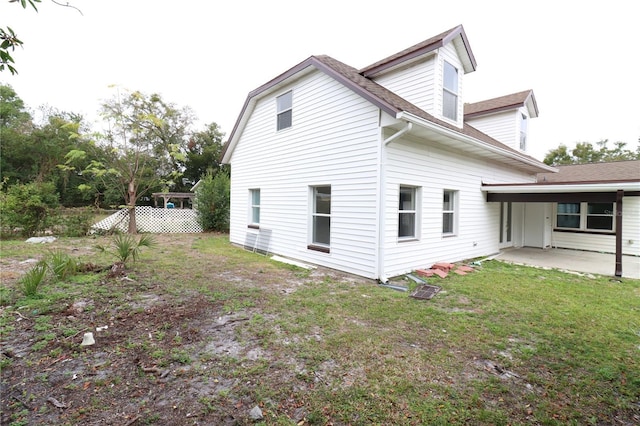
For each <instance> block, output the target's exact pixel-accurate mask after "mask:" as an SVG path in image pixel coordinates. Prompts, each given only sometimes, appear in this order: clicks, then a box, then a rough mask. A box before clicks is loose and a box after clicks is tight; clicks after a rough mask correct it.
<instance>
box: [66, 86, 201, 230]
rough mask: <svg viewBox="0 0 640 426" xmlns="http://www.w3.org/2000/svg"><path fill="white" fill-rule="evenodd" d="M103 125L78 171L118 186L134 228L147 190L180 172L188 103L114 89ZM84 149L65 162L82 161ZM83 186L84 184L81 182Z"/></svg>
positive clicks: (104, 110)
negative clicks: (96, 152)
mask: <svg viewBox="0 0 640 426" xmlns="http://www.w3.org/2000/svg"><path fill="white" fill-rule="evenodd" d="M102 115H103V117H104V119H105V121H106V123H108V128H107V130H106V131H105V132H104V133H103V134H100V135H97V136H98V141H97V146H102V147H104V148H106V149H104V150H103V151H102V154H101V157H99V158H97V159H96V160H92V161H91V162H90V163H89V164H88V165H87V166H86V167H85V168H84V170H83V174H88V175H90V176H93V177H95V178H97V179H99V180H100V181H101V182H102V184H103V185H104V186H105V188H107V189H114V190H117V191H120V194H121V196H122V199H123V200H124V202H125V205H126V208H127V209H128V210H129V226H128V232H129V233H136V232H137V228H136V216H135V206H136V204H137V203H138V200H139V199H140V197H142V196H143V195H145V194H147V193H148V192H151V191H153V190H162V189H169V188H171V187H172V186H173V185H175V181H176V179H177V178H179V177H180V171H179V166H178V162H179V161H184V154H183V152H184V148H185V144H186V140H187V138H188V135H189V134H190V128H191V125H192V123H193V120H194V117H193V113H192V112H191V110H190V109H189V108H186V107H185V108H181V109H180V108H178V107H176V106H175V105H174V104H171V103H167V102H165V101H163V100H162V98H161V96H160V95H158V94H151V95H147V94H144V93H141V92H138V91H136V92H128V93H127V94H126V95H124V96H123V97H122V98H121V96H120V94H117V95H116V96H114V98H112V99H111V100H108V101H106V102H105V103H104V104H103V105H102ZM86 156H87V152H86V151H84V150H72V151H71V152H69V154H67V161H66V164H67V165H68V166H74V165H76V164H77V162H78V161H83V160H86ZM84 188H85V189H89V185H87V184H85V185H84Z"/></svg>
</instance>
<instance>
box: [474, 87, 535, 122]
mask: <svg viewBox="0 0 640 426" xmlns="http://www.w3.org/2000/svg"><path fill="white" fill-rule="evenodd" d="M529 99H531V102H532V107H533V111H532V114H531V116H532V117H537V116H538V105H537V103H536V100H535V97H534V96H533V91H532V90H524V91H522V92H518V93H512V94H510V95H505V96H500V97H497V98H493V99H487V100H485V101H481V102H475V103H466V104H464V118H465V119H468V118H472V117H477V116H480V115H486V114H493V113H496V112H500V111H506V110H510V109H513V108H519V107H522V106H524V105H525V103H526V102H527V101H528V100H529Z"/></svg>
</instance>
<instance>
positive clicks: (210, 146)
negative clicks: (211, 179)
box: [177, 123, 224, 191]
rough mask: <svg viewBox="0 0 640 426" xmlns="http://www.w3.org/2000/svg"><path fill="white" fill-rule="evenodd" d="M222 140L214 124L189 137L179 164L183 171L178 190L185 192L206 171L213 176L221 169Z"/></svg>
mask: <svg viewBox="0 0 640 426" xmlns="http://www.w3.org/2000/svg"><path fill="white" fill-rule="evenodd" d="M223 138H224V132H222V130H220V127H219V126H218V124H216V123H210V124H207V125H206V126H205V129H204V130H203V131H200V132H195V133H194V134H193V135H192V136H191V138H190V139H189V142H188V143H187V149H186V152H185V160H184V162H182V164H181V167H182V168H183V169H184V171H183V175H182V176H183V179H182V180H181V182H180V183H181V185H178V187H177V188H178V189H179V190H181V191H187V190H188V189H189V188H191V186H192V185H193V184H194V183H196V182H197V181H198V180H199V179H200V178H202V177H203V176H204V175H205V173H206V172H207V171H211V172H212V174H213V175H215V174H216V173H217V172H218V171H219V170H220V169H222V168H223V166H222V165H221V164H220V155H221V153H222V148H223V146H224V144H223V141H222V139H223Z"/></svg>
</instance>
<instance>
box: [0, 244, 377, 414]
mask: <svg viewBox="0 0 640 426" xmlns="http://www.w3.org/2000/svg"><path fill="white" fill-rule="evenodd" d="M196 238H199V237H198V236H197V235H183V236H179V237H175V236H164V237H162V236H160V237H159V239H160V241H159V242H160V245H164V244H171V245H172V247H174V248H176V247H177V249H180V247H183V248H184V250H183V254H184V256H185V257H184V258H182V259H181V261H180V264H181V265H182V267H184V268H190V267H191V268H193V269H197V270H198V271H199V273H200V275H201V276H200V278H199V281H201V282H203V283H209V284H208V290H209V291H210V293H209V294H210V296H203V294H202V292H200V291H198V292H196V291H190V290H189V287H188V286H180V290H178V291H176V287H175V286H174V284H175V283H176V280H179V279H181V277H182V279H190V278H189V277H190V276H191V274H190V273H187V274H185V273H184V272H182V273H181V272H180V271H179V270H178V271H176V270H173V271H170V272H168V273H163V272H162V267H160V268H159V269H158V270H151V269H150V268H146V269H145V268H142V267H138V266H135V267H134V269H135V270H136V273H135V274H130V275H132V276H134V278H130V277H129V276H127V275H126V274H125V275H124V276H122V277H116V278H111V279H108V278H106V277H104V278H103V280H102V282H101V283H99V285H98V288H103V289H105V291H96V292H95V293H94V294H86V293H84V292H77V293H78V294H77V295H75V296H74V295H73V294H72V295H71V296H70V298H68V299H67V300H65V302H64V306H51V307H50V308H51V309H50V312H47V313H43V312H37V311H35V310H33V311H30V310H28V309H16V307H15V306H4V307H1V308H0V309H1V310H2V311H0V313H1V314H2V315H4V316H5V317H6V316H7V315H9V316H10V318H9V324H8V327H6V328H5V332H4V333H3V334H2V336H1V337H2V355H1V357H2V358H1V359H2V361H4V364H5V365H6V366H5V367H4V368H3V369H2V382H1V384H0V394H1V396H0V402H1V408H2V412H1V414H0V415H1V418H0V423H1V424H3V425H9V424H13V425H20V424H24V425H27V424H28V425H36V424H42V425H63V424H69V425H76V424H82V425H127V426H128V425H134V424H153V423H157V424H170V425H226V424H229V425H235V424H252V423H254V422H255V419H254V418H252V415H251V410H252V409H253V410H254V414H255V412H256V408H255V407H258V408H260V410H259V411H262V412H263V415H266V413H268V411H269V410H278V412H279V413H280V415H282V413H286V414H287V416H288V417H289V418H290V419H291V421H292V422H293V423H300V422H302V423H300V424H303V423H304V417H305V414H306V413H305V411H304V409H303V408H302V407H303V406H304V401H300V400H297V399H296V396H295V393H281V394H280V395H281V399H279V400H273V401H268V404H265V402H264V400H261V401H258V400H257V399H258V398H257V397H256V392H258V391H259V389H256V388H257V387H259V386H263V384H259V383H255V382H254V381H253V380H252V378H253V377H255V376H253V375H251V374H245V372H250V371H252V369H267V370H269V371H267V373H268V377H269V378H270V379H269V387H276V388H277V387H278V386H280V385H282V386H283V389H286V388H291V386H294V387H295V386H313V382H311V383H308V384H307V382H305V381H299V380H295V377H294V376H295V373H294V372H292V371H294V370H295V369H292V368H291V362H292V361H291V360H290V359H283V358H281V355H279V354H277V353H269V352H267V350H265V349H264V348H263V347H261V346H260V341H259V339H258V338H257V337H256V336H255V335H254V334H252V333H250V332H249V328H250V324H251V322H252V320H253V319H254V318H256V315H261V316H262V315H265V313H263V312H261V301H260V298H259V297H256V296H259V295H260V294H261V292H267V293H276V294H280V295H282V296H283V297H286V295H287V294H290V293H291V292H293V291H295V289H296V287H297V286H299V285H300V284H301V283H302V282H304V280H311V279H317V276H318V275H320V274H330V275H332V277H333V278H334V279H338V280H340V279H344V280H347V281H349V282H353V281H354V278H353V277H351V276H347V275H341V274H339V273H336V272H335V271H327V270H316V271H315V272H314V273H313V274H311V275H310V276H307V277H303V278H301V276H300V274H299V273H296V272H295V271H291V270H288V269H276V268H274V269H273V270H270V271H269V274H268V277H267V276H266V275H265V274H262V273H260V271H256V270H255V269H254V268H252V267H243V266H242V265H236V266H235V267H234V268H233V269H226V268H224V267H220V266H216V259H215V256H212V255H211V254H203V253H200V252H198V251H197V250H188V248H189V247H191V245H192V244H193V241H194V239H196ZM84 250H85V251H84V253H79V254H87V253H89V254H90V253H91V250H92V249H91V248H88V249H84ZM76 252H77V251H76ZM144 257H145V258H148V257H152V256H149V255H145V256H144ZM218 260H220V259H218ZM143 262H144V260H143ZM31 263H32V262H24V259H11V258H7V257H4V258H3V259H2V262H1V265H0V266H1V267H2V269H1V274H2V281H3V285H5V284H6V285H15V282H16V281H17V279H18V277H19V276H20V275H21V273H23V272H24V271H25V270H26V269H27V268H28V267H29V266H30V264H31ZM222 263H224V262H222ZM149 264H153V261H151V262H149ZM206 265H209V266H208V267H207V266H206ZM143 270H144V271H143ZM189 272H193V270H190V271H189ZM362 284H364V285H367V284H370V283H367V282H366V281H365V280H363V281H362ZM252 288H256V289H259V292H251V291H250V289H252ZM243 289H246V290H247V291H246V292H245V291H244V290H243ZM211 295H213V296H211ZM216 296H217V297H216ZM234 297H236V298H237V299H236V300H232V298H234ZM234 303H235V306H238V307H239V308H238V309H237V310H229V306H234ZM42 317H45V318H46V319H48V321H44V322H43V321H42ZM39 318H40V319H39ZM86 332H92V333H93V336H94V338H95V342H96V343H95V344H94V345H90V346H81V342H82V341H83V336H84V334H85V333H86ZM294 382H295V383H294ZM303 393H304V392H303ZM254 417H255V416H254Z"/></svg>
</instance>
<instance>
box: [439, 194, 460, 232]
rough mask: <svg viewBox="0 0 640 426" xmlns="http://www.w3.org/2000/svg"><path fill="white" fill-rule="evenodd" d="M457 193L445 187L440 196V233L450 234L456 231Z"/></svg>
mask: <svg viewBox="0 0 640 426" xmlns="http://www.w3.org/2000/svg"><path fill="white" fill-rule="evenodd" d="M457 194H458V191H452V190H450V189H445V190H444V191H443V196H442V235H444V236H450V235H455V233H456V222H457V217H456V216H457V214H456V211H457V208H458V206H457V204H458V202H457Z"/></svg>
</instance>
